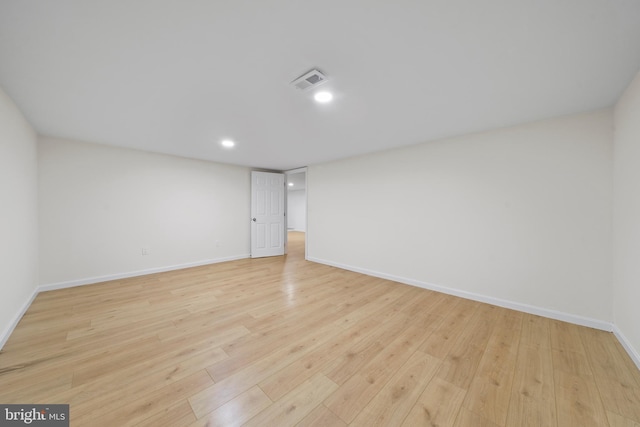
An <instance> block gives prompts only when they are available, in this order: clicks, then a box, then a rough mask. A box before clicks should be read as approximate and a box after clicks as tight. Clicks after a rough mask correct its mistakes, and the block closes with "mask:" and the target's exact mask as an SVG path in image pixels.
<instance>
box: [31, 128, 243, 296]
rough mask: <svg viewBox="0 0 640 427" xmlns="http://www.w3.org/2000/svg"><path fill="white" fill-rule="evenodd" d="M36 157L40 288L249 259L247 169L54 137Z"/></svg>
mask: <svg viewBox="0 0 640 427" xmlns="http://www.w3.org/2000/svg"><path fill="white" fill-rule="evenodd" d="M38 157H39V170H40V175H39V190H40V200H39V201H40V203H39V221H40V229H41V234H40V260H41V262H40V270H41V274H40V283H41V284H53V283H61V282H67V281H73V280H83V279H86V278H92V277H100V276H105V275H106V276H108V275H117V274H126V273H129V272H137V271H143V270H148V269H154V268H162V267H168V266H176V265H184V264H189V263H195V262H201V261H205V260H216V259H224V258H228V257H242V256H248V254H249V251H250V250H249V222H248V221H249V215H250V214H249V212H250V210H249V203H250V192H249V189H250V171H249V169H247V168H244V167H238V166H229V165H223V164H218V163H211V162H206V161H199V160H190V159H185V158H180V157H173V156H168V155H160V154H152V153H146V152H142V151H136V150H130V149H122V148H115V147H108V146H103V145H97V144H87V143H82V142H72V141H65V140H60V139H52V138H41V139H40V140H39V142H38ZM143 248H147V249H148V255H143V254H142V250H143Z"/></svg>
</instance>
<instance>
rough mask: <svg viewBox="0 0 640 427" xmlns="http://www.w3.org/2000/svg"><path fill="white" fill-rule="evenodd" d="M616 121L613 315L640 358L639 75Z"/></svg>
mask: <svg viewBox="0 0 640 427" xmlns="http://www.w3.org/2000/svg"><path fill="white" fill-rule="evenodd" d="M614 118H615V119H614V125H615V131H614V136H615V139H614V150H613V152H614V190H613V192H614V209H613V213H614V216H613V219H614V221H613V230H614V246H613V254H614V256H613V266H614V267H613V283H614V286H613V304H614V306H613V307H614V308H613V314H614V322H615V324H616V326H617V327H618V329H619V330H620V331H621V332H622V334H623V335H624V336H625V337H626V339H627V341H628V343H629V344H631V345H632V346H633V347H634V350H635V353H636V354H637V355H640V309H639V308H638V305H639V304H640V73H639V74H638V75H637V76H636V78H635V80H634V81H633V82H632V83H631V85H630V86H629V87H628V88H627V90H626V91H625V92H624V94H623V96H622V97H621V98H620V100H619V101H618V104H617V105H616V108H615V115H614Z"/></svg>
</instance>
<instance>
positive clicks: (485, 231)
mask: <svg viewBox="0 0 640 427" xmlns="http://www.w3.org/2000/svg"><path fill="white" fill-rule="evenodd" d="M612 139H613V131H612V111H611V110H606V111H599V112H594V113H590V114H582V115H577V116H571V117H563V118H557V119H552V120H546V121H542V122H538V123H533V124H526V125H521V126H517V127H513V128H507V129H501V130H495V131H491V132H486V133H480V134H473V135H467V136H463V137H458V138H452V139H447V140H442V141H436V142H430V143H425V144H421V145H417V146H412V147H408V148H403V149H396V150H391V151H386V152H382V153H377V154H372V155H367V156H361V157H356V158H351V159H347V160H342V161H335V162H331V163H326V164H321V165H315V166H311V167H309V170H308V174H307V179H308V186H307V199H308V202H307V203H308V205H307V206H308V224H307V233H308V236H309V238H308V245H309V246H308V257H309V259H311V260H316V261H321V262H327V263H330V264H333V265H339V266H346V267H348V268H352V269H356V270H360V271H366V272H374V273H376V274H378V275H383V276H386V277H395V278H399V279H401V280H402V281H405V282H411V283H416V284H423V285H424V284H426V285H428V286H431V285H437V286H443V287H445V288H446V289H448V290H450V291H454V292H457V293H458V294H472V296H474V295H475V296H480V297H488V298H490V299H501V300H506V301H508V302H513V303H516V304H518V305H520V308H523V307H524V308H526V306H533V308H541V309H544V310H551V311H553V312H559V313H563V314H569V315H571V316H576V317H582V318H586V319H585V320H587V321H588V322H586V324H588V323H589V322H590V321H591V320H595V321H596V322H595V323H598V324H601V325H606V323H602V322H610V321H611V320H612V295H611V268H612V267H611V239H612V237H611V236H612V230H611V221H612V214H611V206H612ZM534 312H535V310H534ZM574 320H575V319H574Z"/></svg>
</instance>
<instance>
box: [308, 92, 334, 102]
mask: <svg viewBox="0 0 640 427" xmlns="http://www.w3.org/2000/svg"><path fill="white" fill-rule="evenodd" d="M313 99H315V100H316V102H319V103H321V104H325V103H327V102H331V100H332V99H333V94H332V93H331V92H327V91H325V90H323V91H322V92H316V94H315V95H313Z"/></svg>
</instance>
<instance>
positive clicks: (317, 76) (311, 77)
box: [291, 69, 327, 90]
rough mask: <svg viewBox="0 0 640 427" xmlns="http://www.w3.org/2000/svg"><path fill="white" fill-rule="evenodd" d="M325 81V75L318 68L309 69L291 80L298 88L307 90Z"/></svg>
mask: <svg viewBox="0 0 640 427" xmlns="http://www.w3.org/2000/svg"><path fill="white" fill-rule="evenodd" d="M326 81H327V77H326V76H325V75H324V74H322V73H321V72H320V71H318V70H315V69H314V70H311V71H309V72H308V73H306V74H304V75H302V76H300V77H298V78H297V79H295V80H294V81H292V82H291V84H292V85H294V86H295V87H296V88H298V89H300V90H309V89H311V88H314V87H316V86H320V85H321V84H322V83H324V82H326Z"/></svg>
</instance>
